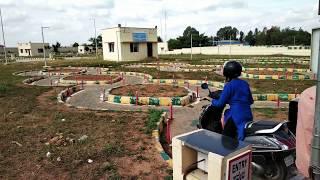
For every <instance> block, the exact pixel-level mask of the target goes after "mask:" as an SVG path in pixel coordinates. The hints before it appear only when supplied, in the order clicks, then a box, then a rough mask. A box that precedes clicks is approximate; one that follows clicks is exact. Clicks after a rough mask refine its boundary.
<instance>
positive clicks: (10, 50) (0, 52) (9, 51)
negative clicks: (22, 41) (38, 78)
mask: <svg viewBox="0 0 320 180" xmlns="http://www.w3.org/2000/svg"><path fill="white" fill-rule="evenodd" d="M6 52H7V55H10V54H14V55H18V48H16V47H6ZM0 56H4V46H3V45H0Z"/></svg>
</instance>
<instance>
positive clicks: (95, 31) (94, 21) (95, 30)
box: [93, 18, 98, 60]
mask: <svg viewBox="0 0 320 180" xmlns="http://www.w3.org/2000/svg"><path fill="white" fill-rule="evenodd" d="M93 27H94V42H95V44H96V59H97V60H98V44H97V28H96V19H95V18H93Z"/></svg>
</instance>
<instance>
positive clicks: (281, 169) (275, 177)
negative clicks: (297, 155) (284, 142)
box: [264, 161, 287, 180]
mask: <svg viewBox="0 0 320 180" xmlns="http://www.w3.org/2000/svg"><path fill="white" fill-rule="evenodd" d="M264 177H265V178H266V179H270V180H283V179H285V178H286V177H287V167H286V165H285V163H284V162H283V161H280V162H275V161H273V162H271V163H269V165H268V166H267V167H265V173H264Z"/></svg>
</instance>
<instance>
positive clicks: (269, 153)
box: [198, 83, 296, 180]
mask: <svg viewBox="0 0 320 180" xmlns="http://www.w3.org/2000/svg"><path fill="white" fill-rule="evenodd" d="M201 88H202V89H208V91H209V95H208V96H209V97H210V98H211V99H219V97H220V94H221V91H215V92H211V91H210V89H209V87H208V84H206V83H203V84H202V85H201ZM202 100H209V99H207V98H203V99H202ZM209 101H210V100H209ZM223 110H224V108H216V107H213V106H211V105H204V106H203V107H202V113H201V114H200V117H199V124H198V128H201V129H207V130H210V131H213V132H216V133H222V130H223V128H222V123H221V117H222V113H223ZM287 123H288V122H287V121H283V122H274V121H263V120H261V121H251V122H248V123H247V124H246V126H245V132H246V136H245V139H244V141H245V142H248V143H250V144H251V145H252V155H253V156H252V157H253V158H252V167H253V173H254V174H255V175H258V176H260V177H262V178H263V179H272V180H282V179H285V178H286V177H287V174H288V171H287V169H288V168H289V167H291V166H294V154H295V148H296V144H295V142H296V139H295V135H294V134H293V133H292V132H291V131H290V130H289V129H288V126H287Z"/></svg>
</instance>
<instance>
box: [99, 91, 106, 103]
mask: <svg viewBox="0 0 320 180" xmlns="http://www.w3.org/2000/svg"><path fill="white" fill-rule="evenodd" d="M104 94H105V90H104V89H103V90H102V91H101V94H100V101H101V102H103V101H104V96H105V95H104Z"/></svg>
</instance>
